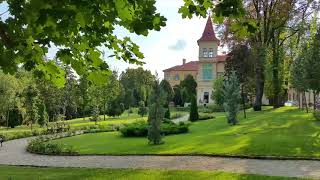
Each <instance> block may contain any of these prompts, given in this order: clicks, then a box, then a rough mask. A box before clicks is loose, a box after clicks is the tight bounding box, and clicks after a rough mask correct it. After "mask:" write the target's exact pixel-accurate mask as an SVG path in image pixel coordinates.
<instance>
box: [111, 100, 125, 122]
mask: <svg viewBox="0 0 320 180" xmlns="http://www.w3.org/2000/svg"><path fill="white" fill-rule="evenodd" d="M124 110H125V108H124V104H123V103H121V101H120V99H119V97H118V98H116V99H114V100H112V101H110V102H109V103H108V105H107V115H108V116H112V117H115V116H120V115H121V114H122V113H123V112H124Z"/></svg>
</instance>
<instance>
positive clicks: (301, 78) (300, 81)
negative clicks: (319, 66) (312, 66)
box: [290, 53, 308, 111]
mask: <svg viewBox="0 0 320 180" xmlns="http://www.w3.org/2000/svg"><path fill="white" fill-rule="evenodd" d="M305 60H306V55H305V53H303V54H300V55H299V56H298V57H297V58H296V59H295V60H294V61H293V63H292V65H291V69H290V75H291V76H290V83H291V86H292V87H293V88H294V89H295V90H296V91H297V92H298V93H299V94H300V93H303V97H302V100H303V101H305V103H302V105H304V104H305V105H306V109H307V111H308V104H307V103H306V97H305V91H307V90H308V86H307V82H306V80H305V73H306V72H305V70H304V67H305V65H304V63H305ZM299 101H300V98H299ZM299 107H300V102H299Z"/></svg>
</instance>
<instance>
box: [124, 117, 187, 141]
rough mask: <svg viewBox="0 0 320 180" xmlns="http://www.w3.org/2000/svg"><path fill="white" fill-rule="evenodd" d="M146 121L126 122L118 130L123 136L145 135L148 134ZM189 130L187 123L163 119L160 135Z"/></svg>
mask: <svg viewBox="0 0 320 180" xmlns="http://www.w3.org/2000/svg"><path fill="white" fill-rule="evenodd" d="M148 127H149V125H148V123H147V122H145V121H138V122H134V123H131V124H127V125H125V126H124V127H122V128H120V132H121V134H122V136H124V137H146V136H147V135H148ZM188 131H189V124H188V123H183V122H181V123H179V124H175V123H172V122H171V121H170V120H165V121H164V122H163V123H162V124H161V133H162V135H170V134H181V133H187V132H188Z"/></svg>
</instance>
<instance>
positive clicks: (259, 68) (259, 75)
mask: <svg viewBox="0 0 320 180" xmlns="http://www.w3.org/2000/svg"><path fill="white" fill-rule="evenodd" d="M265 59H266V49H265V47H264V46H263V45H259V47H257V56H256V67H255V70H256V72H255V73H256V96H255V102H254V106H253V109H254V110H255V111H261V106H262V97H263V91H264V80H265V77H264V62H265Z"/></svg>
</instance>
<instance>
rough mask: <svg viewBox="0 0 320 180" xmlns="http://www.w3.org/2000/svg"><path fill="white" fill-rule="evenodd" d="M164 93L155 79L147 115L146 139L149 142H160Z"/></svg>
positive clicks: (155, 143)
mask: <svg viewBox="0 0 320 180" xmlns="http://www.w3.org/2000/svg"><path fill="white" fill-rule="evenodd" d="M165 99H166V96H165V93H164V92H163V90H162V89H161V87H160V85H159V82H158V81H155V82H154V84H153V86H152V91H151V94H150V97H149V116H148V124H149V127H148V140H149V144H154V145H157V144H161V143H163V141H162V140H161V121H162V119H163V117H164V113H165V112H164V111H165V109H164V108H163V106H164V104H165Z"/></svg>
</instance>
